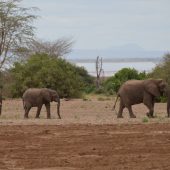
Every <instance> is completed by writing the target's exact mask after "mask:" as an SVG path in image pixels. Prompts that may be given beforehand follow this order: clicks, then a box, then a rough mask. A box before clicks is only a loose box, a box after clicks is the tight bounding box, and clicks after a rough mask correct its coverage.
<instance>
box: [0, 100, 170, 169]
mask: <svg viewBox="0 0 170 170" xmlns="http://www.w3.org/2000/svg"><path fill="white" fill-rule="evenodd" d="M101 99H102V100H103V98H92V99H90V100H89V101H83V100H81V99H74V100H70V101H64V100H62V102H61V116H62V119H61V120H60V119H58V118H57V114H56V111H57V109H56V104H55V103H52V107H51V110H52V119H50V120H49V119H46V112H45V108H43V109H42V112H41V118H40V119H35V118H34V117H35V112H36V108H33V109H32V110H31V112H30V114H29V117H30V118H29V119H28V120H25V119H24V118H23V115H24V113H23V107H22V101H21V100H19V99H18V100H5V101H4V102H3V111H2V115H1V119H0V170H6V169H7V170H23V169H27V170H124V169H129V170H133V169H134V170H146V169H154V170H155V169H157V170H160V169H161V170H162V169H163V170H169V169H170V161H169V159H170V119H169V118H167V117H166V104H158V103H157V104H156V105H155V116H156V117H155V118H153V119H148V118H147V117H146V114H145V113H146V112H147V109H146V108H145V106H143V105H142V104H140V105H136V106H134V107H133V110H134V113H135V115H136V116H137V118H136V119H130V118H129V115H128V113H127V110H125V112H124V118H123V119H117V118H116V113H115V112H113V111H112V110H111V109H112V106H113V102H114V101H113V100H109V99H108V98H105V99H104V101H101ZM116 110H118V107H117V108H116Z"/></svg>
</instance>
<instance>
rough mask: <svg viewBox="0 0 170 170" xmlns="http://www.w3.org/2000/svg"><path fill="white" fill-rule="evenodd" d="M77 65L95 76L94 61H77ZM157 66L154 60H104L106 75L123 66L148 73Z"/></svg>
mask: <svg viewBox="0 0 170 170" xmlns="http://www.w3.org/2000/svg"><path fill="white" fill-rule="evenodd" d="M75 64H76V65H77V66H82V67H84V68H85V69H86V70H87V71H88V73H89V74H91V75H93V76H95V75H96V71H95V62H94V63H83V62H82V63H81V62H78V63H75ZM155 66H156V63H153V62H122V63H119V62H113V63H112V62H108V63H107V62H104V63H103V70H104V76H111V75H113V74H114V73H116V72H117V71H119V70H121V69H122V68H134V69H136V70H137V71H139V72H142V71H146V72H147V73H148V72H150V71H152V69H153V68H154V67H155Z"/></svg>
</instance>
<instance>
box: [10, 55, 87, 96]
mask: <svg viewBox="0 0 170 170" xmlns="http://www.w3.org/2000/svg"><path fill="white" fill-rule="evenodd" d="M35 73H36V74H35ZM11 74H12V77H13V84H12V96H13V97H19V96H22V94H23V92H24V91H25V90H26V89H27V88H30V87H47V88H52V89H54V90H57V91H58V93H59V95H60V96H61V97H62V96H63V97H79V96H80V95H81V93H82V91H83V89H84V88H85V87H84V86H86V84H88V83H89V79H88V78H87V77H88V76H89V75H88V74H87V71H85V70H83V69H82V68H81V69H80V68H78V67H77V66H75V65H73V64H71V63H69V62H67V61H66V60H64V59H61V58H58V59H56V58H52V57H51V56H48V55H47V54H35V55H33V56H31V57H30V58H29V59H28V60H27V61H25V62H23V63H19V62H16V63H15V64H14V67H13V68H12V69H11ZM85 77H86V78H85Z"/></svg>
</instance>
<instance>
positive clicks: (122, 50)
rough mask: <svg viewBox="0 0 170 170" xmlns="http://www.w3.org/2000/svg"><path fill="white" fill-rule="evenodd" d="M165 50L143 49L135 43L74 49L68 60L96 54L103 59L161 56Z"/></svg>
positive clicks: (90, 57)
mask: <svg viewBox="0 0 170 170" xmlns="http://www.w3.org/2000/svg"><path fill="white" fill-rule="evenodd" d="M165 53H166V51H158V50H144V49H143V48H141V47H139V46H138V45H136V44H127V45H123V46H117V47H112V48H108V49H74V50H73V51H72V52H71V53H70V54H69V56H67V59H68V60H76V59H78V60H81V59H83V60H84V59H96V57H97V56H100V57H102V58H103V59H114V58H161V57H162V56H163V55H164V54H165Z"/></svg>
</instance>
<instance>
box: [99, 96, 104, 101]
mask: <svg viewBox="0 0 170 170" xmlns="http://www.w3.org/2000/svg"><path fill="white" fill-rule="evenodd" d="M97 100H98V101H105V98H103V97H98V99H97Z"/></svg>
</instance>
